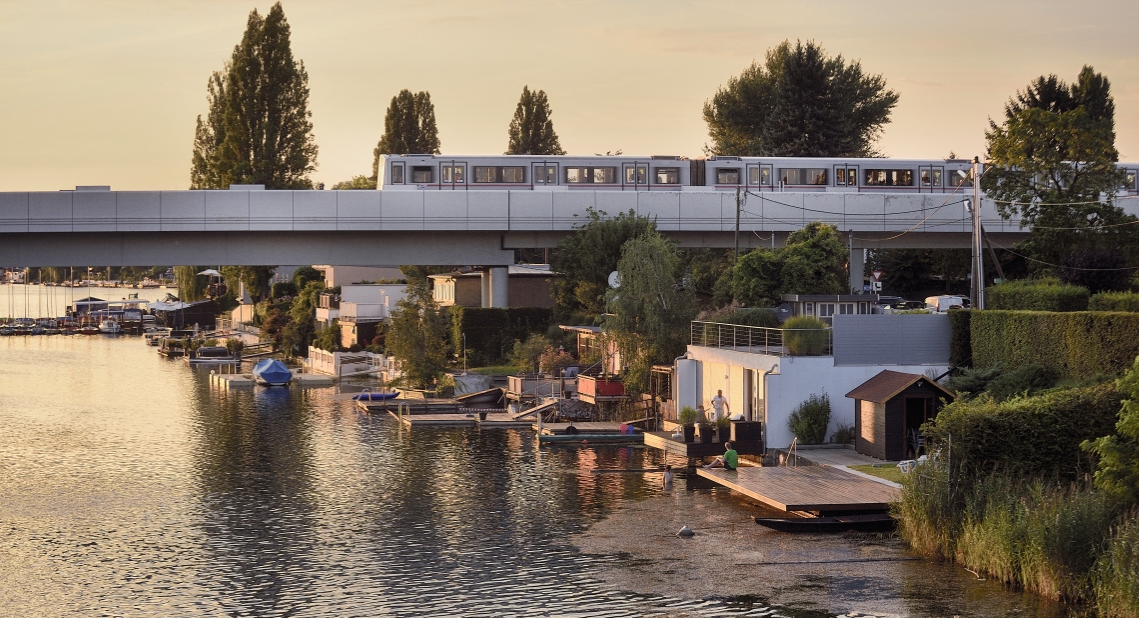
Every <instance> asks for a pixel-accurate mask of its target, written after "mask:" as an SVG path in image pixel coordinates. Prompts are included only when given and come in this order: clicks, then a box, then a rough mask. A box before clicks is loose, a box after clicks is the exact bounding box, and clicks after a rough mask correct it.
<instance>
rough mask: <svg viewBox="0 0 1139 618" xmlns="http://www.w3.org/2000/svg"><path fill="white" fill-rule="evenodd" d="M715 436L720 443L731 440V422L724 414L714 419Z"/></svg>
mask: <svg viewBox="0 0 1139 618" xmlns="http://www.w3.org/2000/svg"><path fill="white" fill-rule="evenodd" d="M716 435H717V436H719V439H720V442H727V441H728V440H730V439H731V438H732V420H731V419H730V418H728V415H727V414H725V415H723V416H721V417H720V418H718V419H716Z"/></svg>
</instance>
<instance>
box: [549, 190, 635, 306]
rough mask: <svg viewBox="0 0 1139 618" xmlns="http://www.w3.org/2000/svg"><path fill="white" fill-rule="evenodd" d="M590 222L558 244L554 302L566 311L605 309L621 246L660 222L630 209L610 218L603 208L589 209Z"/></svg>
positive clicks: (555, 259) (554, 266) (553, 266)
mask: <svg viewBox="0 0 1139 618" xmlns="http://www.w3.org/2000/svg"><path fill="white" fill-rule="evenodd" d="M587 212H588V213H589V221H588V222H587V223H586V224H585V225H582V226H580V227H578V228H577V229H576V230H575V231H574V233H573V234H570V235H569V236H566V237H565V238H563V239H562V240H561V242H559V243H558V248H557V252H556V253H555V256H554V263H553V265H552V268H553V269H554V271H555V272H558V273H561V276H560V277H557V278H555V279H554V282H553V288H554V290H553V291H554V301H555V302H556V303H557V307H558V310H559V311H561V312H563V314H568V313H573V312H586V313H592V314H600V313H604V312H605V291H606V290H607V289H609V283H608V278H609V273H611V272H613V271H614V270H617V261H618V260H620V259H621V247H622V246H624V244H625V243H626V242H628V241H629V240H631V239H633V238H636V237H638V236H640V235H642V234H644V233H645V232H647V231H649V230H655V229H656V224H655V223H653V221H652V220H650V219H648V218H646V217H638V216H637V213H636V212H635V211H633V210H630V211H628V212H625V213H620V214H618V215H617V216H616V217H612V218H607V217H608V214H607V213H606V212H604V211H601V210H594V209H593V208H590V209H588V211H587Z"/></svg>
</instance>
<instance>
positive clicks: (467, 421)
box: [388, 410, 533, 429]
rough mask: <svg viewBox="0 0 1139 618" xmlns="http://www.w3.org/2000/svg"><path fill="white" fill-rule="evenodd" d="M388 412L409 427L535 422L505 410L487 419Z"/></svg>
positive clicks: (494, 426)
mask: <svg viewBox="0 0 1139 618" xmlns="http://www.w3.org/2000/svg"><path fill="white" fill-rule="evenodd" d="M388 414H391V415H392V418H395V419H396V420H398V421H399V422H400V424H402V425H403V426H404V427H407V428H415V427H480V428H483V429H512V428H516V429H527V428H529V427H530V426H531V424H532V423H533V421H531V420H529V419H525V420H523V419H517V418H515V417H514V416H513V415H511V414H507V413H504V412H503V413H490V414H487V415H486V420H485V421H480V420H479V415H478V414H457V413H450V414H404V415H403V416H400V415H399V414H396V412H395V410H388Z"/></svg>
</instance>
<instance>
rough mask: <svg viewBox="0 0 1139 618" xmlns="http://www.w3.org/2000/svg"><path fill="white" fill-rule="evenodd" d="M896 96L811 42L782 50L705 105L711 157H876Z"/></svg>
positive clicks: (877, 79) (735, 79) (872, 77)
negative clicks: (876, 143)
mask: <svg viewBox="0 0 1139 618" xmlns="http://www.w3.org/2000/svg"><path fill="white" fill-rule="evenodd" d="M897 103H898V94H897V93H896V92H894V91H893V90H888V89H886V80H885V79H883V78H882V76H881V75H868V74H865V73H863V71H862V65H861V64H860V63H858V62H852V63H850V64H847V63H846V61H845V60H844V59H843V57H842V55H838V56H835V57H833V58H830V57H827V55H826V53H825V52H824V51H823V49H822V47H820V46H818V45H816V44H815V43H813V42H810V41H808V42H807V43H806V44H803V43H802V42H796V44H795V46H794V47H792V46H791V43H790V42H789V41H784V42H783V43H780V44H779V45H778V46H777V47H775V48H773V49H770V50H768V51H767V57H766V60H765V62H764V63H763V64H760V63H758V62H753V63H752V65H751V66H750V67H748V68H747V69H745V70H744V72H743V73H741V74H740V75H739V77H733V78H731V79H729V80H728V85H727V87H726V88H720V89H719V90H717V91H716V94H715V95H714V96H713V97H712V99H711V100H710V101H707V102H705V103H704V121H705V122H707V123H708V136H709V137H710V138H711V139H712V144H711V146H705V151H706V152H707V153H708V154H710V155H735V156H781V157H865V156H874V155H876V152H875V150H874V142H875V141H876V140H877V138H878V136H879V134H880V133H881V132H882V127H883V126H884V125H886V124H887V123H888V122H890V111H891V110H892V109H893V108H894V106H895V105H897Z"/></svg>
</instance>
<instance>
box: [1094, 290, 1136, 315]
mask: <svg viewBox="0 0 1139 618" xmlns="http://www.w3.org/2000/svg"><path fill="white" fill-rule="evenodd" d="M1088 311H1128V312H1132V313H1139V294H1136V293H1135V292H1100V293H1099V294H1095V295H1093V296H1092V297H1091V298H1090V299H1088Z"/></svg>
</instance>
